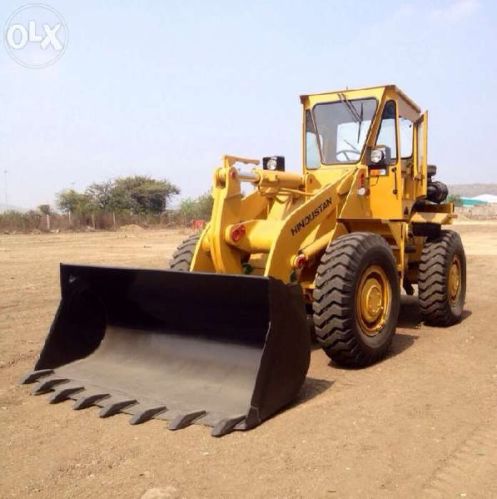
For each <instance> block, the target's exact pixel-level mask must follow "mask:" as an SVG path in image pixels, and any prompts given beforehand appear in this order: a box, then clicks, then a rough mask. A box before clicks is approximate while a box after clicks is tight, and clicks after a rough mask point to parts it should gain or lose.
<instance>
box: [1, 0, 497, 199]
mask: <svg viewBox="0 0 497 499" xmlns="http://www.w3.org/2000/svg"><path fill="white" fill-rule="evenodd" d="M46 3H47V4H49V5H50V6H52V7H54V8H55V9H56V10H57V11H59V12H60V13H61V14H62V16H63V17H64V19H65V21H66V23H67V26H68V29H69V32H70V41H69V44H68V47H67V50H66V52H65V53H64V55H63V56H62V58H61V59H60V60H59V61H58V62H56V63H55V64H53V65H51V66H49V67H47V68H44V69H37V70H35V69H29V68H25V67H23V66H20V65H19V64H17V63H16V62H14V61H13V60H12V59H11V58H10V57H9V55H8V53H7V51H6V50H5V49H4V47H3V46H2V47H1V48H0V102H1V108H0V116H1V119H0V171H1V173H2V175H1V179H0V180H1V184H0V185H1V192H0V194H1V197H0V201H1V202H3V201H4V193H5V189H4V181H5V177H7V181H8V202H9V204H13V205H17V206H22V207H33V206H37V205H38V204H41V203H46V202H48V203H53V202H54V197H55V193H56V192H58V191H60V190H62V189H64V188H66V187H71V186H74V187H75V188H76V189H84V188H85V187H86V186H87V185H88V184H90V183H91V182H93V181H102V180H106V179H109V178H112V177H116V176H120V175H129V174H148V175H152V176H155V177H165V178H167V179H169V180H171V181H172V182H174V183H175V184H177V185H178V186H179V187H180V188H181V190H182V196H194V195H198V194H200V193H202V192H205V191H207V190H208V188H209V186H210V182H211V176H212V170H213V168H214V167H215V166H216V164H217V163H218V161H219V158H220V157H221V155H222V154H224V153H230V154H237V155H242V156H247V157H256V158H257V157H262V156H263V155H270V154H282V155H285V156H286V159H287V168H288V169H290V170H296V171H298V170H299V169H300V147H301V146H300V119H301V114H300V103H299V99H298V96H299V95H300V94H302V93H312V92H321V91H325V90H333V89H341V88H344V87H346V86H348V87H356V86H370V85H376V84H383V83H395V84H397V85H398V86H400V88H402V89H403V90H404V91H405V92H406V93H407V94H408V95H410V96H411V97H412V98H413V99H414V100H415V101H416V102H417V103H418V104H419V105H420V106H421V107H422V108H424V109H428V110H429V112H430V129H429V133H430V139H429V160H430V162H431V163H435V164H437V165H438V166H439V178H440V179H443V180H445V181H447V182H448V183H466V182H497V159H496V158H497V154H496V153H495V150H494V146H495V143H496V142H497V126H496V121H495V116H496V115H497V97H496V90H497V55H496V54H497V2H494V1H490V0H488V1H484V0H439V1H417V2H405V3H403V2H402V1H398V0H394V1H387V0H382V1H378V2H370V1H356V2H354V1H347V2H344V1H335V0H328V1H312V0H308V1H273V2H268V1H267V2H262V1H257V0H255V1H251V2H235V1H209V2H201V1H169V0H168V1H163V2H159V1H158V0H157V1H141V2H138V1H134V2H131V1H122V0H121V1H119V2H117V1H106V2H97V1H88V0H87V1H85V2H74V1H73V2H67V1H66V2H62V1H50V2H48V1H47V2H46ZM23 4H24V2H17V1H9V0H2V6H1V8H0V9H1V10H0V25H1V26H4V25H5V23H6V21H7V19H8V18H9V16H10V15H11V14H12V12H13V11H15V10H16V9H17V8H18V7H20V6H21V5H23ZM2 29H3V28H2ZM5 170H7V171H8V174H7V176H6V175H5V174H4V173H3V172H4V171H5Z"/></svg>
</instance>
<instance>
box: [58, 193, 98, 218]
mask: <svg viewBox="0 0 497 499" xmlns="http://www.w3.org/2000/svg"><path fill="white" fill-rule="evenodd" d="M57 207H58V208H59V210H60V211H62V212H63V213H69V214H71V213H77V214H78V215H82V214H85V213H88V212H89V211H91V208H92V202H91V199H90V197H89V196H88V195H87V194H81V193H80V192H76V191H75V190H74V189H66V190H64V191H62V192H59V193H58V194H57Z"/></svg>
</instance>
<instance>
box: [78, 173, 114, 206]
mask: <svg viewBox="0 0 497 499" xmlns="http://www.w3.org/2000/svg"><path fill="white" fill-rule="evenodd" d="M84 196H86V197H87V198H88V200H89V204H90V205H91V207H92V208H94V209H97V210H102V211H114V210H115V209H117V208H118V207H116V206H115V204H116V203H115V199H114V197H115V196H114V184H113V182H112V181H110V180H108V181H107V182H101V183H96V182H95V183H93V184H91V185H90V186H89V187H88V188H87V189H86V191H85V194H84Z"/></svg>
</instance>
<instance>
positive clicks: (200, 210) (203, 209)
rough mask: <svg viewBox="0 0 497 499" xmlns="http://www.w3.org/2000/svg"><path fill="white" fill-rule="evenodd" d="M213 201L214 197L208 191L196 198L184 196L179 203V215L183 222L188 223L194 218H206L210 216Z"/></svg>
mask: <svg viewBox="0 0 497 499" xmlns="http://www.w3.org/2000/svg"><path fill="white" fill-rule="evenodd" d="M213 203H214V199H213V198H212V195H211V193H210V192H206V193H205V194H202V195H200V196H198V197H197V198H193V199H192V198H186V199H184V200H183V201H182V202H181V204H180V207H179V212H180V216H181V218H182V219H183V220H184V221H185V223H190V222H191V221H192V220H195V219H203V220H208V219H209V218H210V217H211V213H212V205H213Z"/></svg>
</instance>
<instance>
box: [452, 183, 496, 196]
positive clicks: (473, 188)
mask: <svg viewBox="0 0 497 499" xmlns="http://www.w3.org/2000/svg"><path fill="white" fill-rule="evenodd" d="M449 194H459V195H460V196H464V197H468V198H472V197H474V196H479V195H480V194H495V195H497V184H456V185H449Z"/></svg>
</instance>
